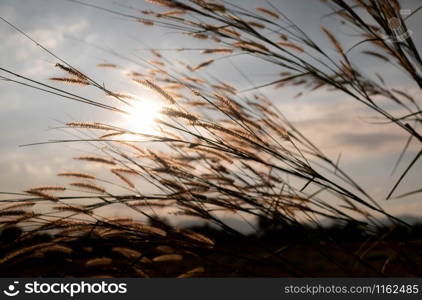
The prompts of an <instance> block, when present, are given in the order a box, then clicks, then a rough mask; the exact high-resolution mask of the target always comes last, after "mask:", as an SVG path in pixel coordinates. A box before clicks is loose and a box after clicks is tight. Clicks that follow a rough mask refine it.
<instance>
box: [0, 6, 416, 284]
mask: <svg viewBox="0 0 422 300" xmlns="http://www.w3.org/2000/svg"><path fill="white" fill-rule="evenodd" d="M149 2H151V3H154V4H159V5H160V6H161V7H162V9H163V8H164V9H166V8H170V9H171V10H170V11H169V10H167V11H159V12H154V11H144V12H143V14H145V15H146V16H147V17H148V18H151V19H147V18H143V17H141V16H138V15H134V16H130V15H126V17H127V18H130V19H134V20H136V21H139V22H141V23H143V24H144V25H148V26H167V27H170V28H174V29H177V30H179V31H181V32H183V33H186V34H188V35H190V36H192V37H193V38H196V39H200V40H205V39H206V40H207V41H213V42H214V43H215V44H216V45H215V48H199V49H198V51H199V52H200V54H201V55H214V56H215V55H222V57H220V58H218V59H217V58H206V59H205V60H204V61H203V62H201V63H199V64H197V65H196V66H194V67H191V66H190V65H189V64H187V63H182V64H183V66H185V68H186V70H183V71H175V70H177V68H173V66H174V65H178V62H171V61H169V60H166V59H165V56H164V55H163V54H162V53H160V51H159V50H157V49H155V50H154V49H153V50H152V55H153V59H152V60H149V64H150V67H151V68H150V69H149V70H145V69H141V66H139V69H135V70H129V71H128V72H127V74H129V75H128V77H129V80H130V81H133V82H136V83H139V84H140V85H141V86H142V87H145V88H148V89H150V90H152V91H153V92H154V93H156V94H157V96H158V97H161V98H162V99H163V100H165V101H166V105H167V106H165V107H164V108H163V109H162V110H161V115H160V119H159V120H157V122H156V126H157V131H156V132H157V133H154V134H146V133H143V132H133V131H132V130H131V129H129V128H117V127H115V126H113V125H112V124H103V123H98V122H70V123H67V126H68V127H69V128H73V129H75V128H76V129H81V130H85V131H86V132H87V133H88V136H89V138H83V139H80V140H75V141H74V142H92V143H93V144H94V145H95V147H96V149H97V150H98V151H99V153H101V156H81V157H77V158H75V159H76V160H78V161H81V162H83V163H92V164H97V165H101V166H103V167H112V169H110V172H111V173H112V174H113V175H115V179H117V180H118V182H109V181H107V180H104V179H101V178H102V177H104V176H102V175H103V174H101V173H100V174H95V175H90V174H85V173H82V172H78V171H75V172H67V171H66V172H62V173H59V174H58V175H59V176H60V177H63V178H69V179H74V178H78V179H80V180H81V182H73V183H69V184H68V186H66V187H54V186H46V187H38V188H32V189H29V190H27V191H26V193H27V194H30V195H31V196H33V197H29V198H26V197H25V198H23V199H21V201H31V202H38V201H41V202H42V203H44V204H49V203H50V205H51V207H52V208H53V207H54V208H55V209H56V210H59V211H60V212H61V213H60V214H55V213H51V212H46V213H45V214H43V215H33V216H32V217H29V216H28V217H27V216H26V215H25V214H26V213H27V212H26V211H19V213H18V212H16V213H12V212H13V211H11V210H9V212H8V213H6V214H3V215H2V216H0V217H1V220H2V221H1V222H2V224H3V225H2V226H3V227H8V226H10V225H11V224H13V225H14V224H24V226H28V225H30V226H29V227H30V228H32V229H31V230H29V231H28V232H27V233H26V234H24V235H23V236H24V237H28V236H31V234H34V233H37V232H39V231H42V230H50V229H60V230H63V231H64V232H65V234H63V235H60V234H59V235H57V239H60V238H64V239H66V238H67V237H68V236H69V235H70V234H71V233H72V232H74V233H78V232H79V233H80V232H83V233H95V234H97V235H98V236H100V237H102V238H104V239H106V238H110V237H115V236H122V235H125V236H126V235H127V236H126V237H129V236H130V237H131V238H133V239H137V240H140V241H142V242H143V243H148V242H150V243H151V245H153V244H155V245H156V243H164V244H167V245H168V244H170V245H171V246H173V247H176V248H177V249H178V251H179V253H166V254H161V255H159V256H155V257H152V256H150V258H148V260H147V257H146V256H142V254H141V252H143V250H141V252H140V251H138V250H139V249H130V248H125V247H123V246H121V247H120V246H115V247H114V248H113V251H114V252H115V253H117V254H120V255H121V256H122V257H125V258H126V259H133V258H135V257H136V261H135V262H134V263H133V264H132V265H131V267H130V268H131V272H135V273H136V274H138V275H139V276H143V277H146V276H148V272H147V271H145V270H144V269H142V268H140V267H139V266H137V262H139V261H141V260H142V259H144V260H143V263H142V264H144V263H145V264H148V263H151V262H152V263H159V262H169V261H172V262H174V261H180V260H182V259H183V257H184V254H183V253H190V254H189V255H194V254H195V251H196V250H197V249H204V248H205V249H212V248H213V247H214V241H213V240H211V239H210V238H208V237H206V236H204V235H201V234H199V233H195V232H187V231H186V232H185V231H183V230H175V229H173V228H169V225H167V224H165V223H163V222H160V221H159V220H160V219H159V217H160V216H162V215H163V214H172V216H174V217H175V218H176V216H191V217H195V218H196V219H199V220H205V221H208V222H211V223H214V224H215V225H217V226H218V227H219V228H221V229H222V230H223V231H225V232H226V233H227V234H231V235H233V236H236V237H238V236H242V234H241V233H240V232H238V231H237V230H236V229H235V228H232V227H231V226H229V225H228V224H226V223H225V221H224V219H223V218H222V217H221V216H222V213H230V214H232V215H234V216H236V217H239V218H245V220H246V221H247V222H248V220H252V219H253V218H257V217H259V218H262V219H264V220H267V221H268V222H272V223H275V224H289V225H296V226H302V225H301V224H303V223H304V222H307V223H309V224H312V225H314V226H320V225H321V223H320V221H321V219H323V218H328V219H330V220H334V221H343V222H356V223H358V224H361V225H362V226H365V228H367V230H368V231H371V230H373V229H374V228H377V227H378V226H379V220H380V218H388V220H389V221H390V222H391V223H393V224H399V223H401V221H400V220H399V219H397V218H396V217H394V216H392V215H390V214H389V213H388V212H387V211H385V210H384V209H383V208H382V207H381V206H380V204H379V203H378V202H377V201H375V200H374V199H373V198H372V197H371V196H370V195H368V193H366V192H365V191H364V190H363V189H362V188H361V187H360V186H359V185H358V184H357V183H356V182H357V181H355V180H354V179H352V178H351V177H350V176H349V175H347V174H346V172H345V171H343V170H341V168H339V166H338V164H337V162H336V161H333V160H332V159H331V158H329V157H327V156H326V155H325V154H324V153H323V152H322V151H321V150H319V149H318V148H317V147H316V146H315V145H314V144H313V143H312V141H310V140H309V139H307V138H306V137H305V136H303V135H302V134H301V132H300V129H298V128H296V127H294V126H293V125H292V124H291V123H290V122H289V121H288V118H286V117H285V116H284V115H283V114H282V113H281V112H280V111H279V109H278V107H277V106H276V105H275V104H274V103H273V102H272V101H271V99H267V98H266V97H265V96H264V95H263V94H262V93H261V92H260V90H259V88H261V87H269V86H273V87H276V88H281V87H284V86H289V85H294V86H296V87H297V88H300V89H301V91H302V92H301V94H302V93H305V92H312V91H314V90H317V89H321V88H329V89H334V90H337V91H341V92H343V93H344V94H346V95H347V96H348V97H349V98H350V99H351V101H353V100H354V101H358V102H359V103H361V104H362V105H365V106H367V107H369V108H370V109H372V111H373V112H374V113H376V114H377V115H378V116H379V117H381V118H382V119H383V120H385V121H387V122H392V123H394V124H395V125H397V126H398V127H400V128H401V129H402V130H403V131H404V132H405V133H406V134H407V135H408V136H409V140H410V139H412V140H416V141H417V142H422V137H421V135H420V134H419V125H420V121H421V119H420V109H419V106H418V103H417V101H416V100H414V99H413V97H411V96H410V95H408V94H407V93H406V92H405V91H402V90H398V89H393V88H389V87H388V86H385V85H384V84H383V79H382V77H381V76H380V75H377V76H378V78H379V81H374V80H373V79H371V78H370V77H368V76H366V75H364V74H363V73H362V72H360V71H359V68H358V67H356V65H355V64H354V63H353V62H351V61H350V59H349V56H348V52H349V51H350V49H349V50H346V49H344V47H343V46H342V45H341V42H340V40H339V39H338V38H337V37H336V36H335V35H334V34H333V33H332V32H331V31H330V30H329V29H327V28H322V29H321V30H322V31H323V32H324V33H325V35H326V36H327V39H328V42H329V45H330V47H334V49H335V51H336V52H337V56H336V58H333V56H332V55H331V54H330V52H329V51H328V50H325V49H327V47H326V46H325V47H324V45H325V44H323V45H318V43H317V42H315V41H313V40H312V39H311V37H309V36H307V35H306V34H305V33H304V32H303V31H301V30H300V29H299V28H298V27H297V26H296V25H295V24H294V23H292V22H291V21H290V20H289V18H288V17H287V16H286V15H285V14H283V13H282V12H280V11H278V10H277V9H276V8H275V7H273V6H272V5H271V6H269V7H258V8H256V11H249V10H247V9H245V8H239V7H236V6H234V5H227V6H224V5H223V4H220V3H217V2H208V1H194V0H192V1H183V2H179V1H175V0H174V1H173V0H165V1H163V0H160V1H156V0H155V1H149ZM329 5H330V6H332V11H333V14H334V15H336V16H337V17H338V18H340V19H341V20H342V21H343V22H346V23H348V24H349V25H350V26H353V27H354V29H355V30H356V31H357V32H358V33H359V34H360V35H361V36H362V42H361V43H360V44H359V45H355V47H356V48H360V47H361V46H363V47H364V44H365V43H370V44H372V45H373V46H375V47H376V49H377V52H375V51H372V50H368V49H365V50H364V51H363V53H364V54H365V55H368V56H371V57H373V58H374V59H381V60H383V61H392V62H394V64H395V65H396V66H397V67H399V68H400V69H401V70H402V71H404V72H405V73H406V74H407V75H408V76H409V77H410V78H412V80H413V82H414V83H415V84H416V85H417V86H419V87H422V79H421V77H420V67H421V65H422V64H421V59H420V57H419V53H418V51H417V48H416V47H415V45H414V42H413V41H412V38H411V37H408V38H407V39H406V40H404V41H402V42H400V43H397V42H391V41H386V40H385V39H383V38H382V36H383V35H382V34H385V35H389V36H394V33H393V32H392V30H391V29H390V28H389V27H388V18H391V17H392V16H395V17H397V18H400V19H401V16H400V14H399V12H398V7H399V6H398V2H397V1H389V2H380V1H357V3H356V5H349V4H347V3H346V2H345V1H342V0H333V1H331V2H329ZM91 6H92V5H91ZM96 8H97V9H101V8H100V7H96ZM114 13H116V14H119V13H118V12H114ZM137 13H139V12H138V11H137ZM141 13H142V12H141ZM363 15H365V17H363ZM181 16H183V17H181ZM268 17H269V19H268ZM401 20H402V19H401ZM402 21H403V23H405V22H404V20H402ZM282 22H283V23H282ZM282 24H284V25H282ZM285 25H287V26H285ZM267 30H271V31H272V32H275V33H277V35H275V36H274V37H275V38H274V39H273V38H269V37H268V35H266V34H265V33H266V32H267ZM280 39H281V40H280ZM355 47H354V48H355ZM188 50H189V49H175V51H188ZM49 53H50V54H52V53H51V52H49ZM234 54H242V55H251V56H254V57H256V58H259V59H261V60H262V61H263V62H270V63H272V64H274V65H275V66H278V67H279V68H280V77H279V78H274V80H272V81H271V82H269V83H267V84H263V85H262V86H255V87H252V88H251V89H250V91H249V94H248V95H247V96H245V95H244V94H242V93H240V92H239V91H238V89H237V88H236V87H234V86H232V85H231V84H230V83H228V82H218V81H217V82H216V81H213V80H209V79H207V78H203V77H201V75H198V74H200V72H197V71H199V70H200V69H204V68H207V67H209V66H210V65H212V64H216V63H217V61H218V60H221V59H224V57H225V55H226V56H227V57H228V56H230V55H234ZM52 55H54V54H52ZM214 56H213V57H214ZM56 58H57V57H56ZM56 66H57V67H58V68H59V69H61V70H62V71H64V72H65V73H66V74H67V76H71V77H54V78H51V79H52V80H53V81H59V82H64V83H68V84H82V85H90V86H93V87H95V88H97V89H99V90H102V91H103V92H104V94H105V95H107V96H111V97H113V98H115V99H117V100H119V101H120V102H119V103H120V104H121V106H113V105H107V104H104V103H99V102H96V101H94V100H90V99H87V98H86V97H84V96H81V95H75V94H73V93H70V92H67V91H65V90H62V89H58V88H55V87H53V86H50V85H47V84H42V83H39V82H34V81H32V84H34V86H33V87H35V88H39V89H40V88H42V89H43V90H44V91H45V92H49V93H55V94H56V95H57V96H61V97H65V98H69V99H72V100H75V101H79V102H83V103H85V104H88V105H92V106H95V107H98V108H103V109H107V110H110V111H113V112H114V113H115V114H127V113H128V112H130V111H131V107H132V103H131V101H134V100H133V97H130V95H129V96H127V95H128V94H126V93H124V92H123V93H122V92H113V91H110V90H108V89H106V88H105V87H104V85H101V84H98V83H96V82H95V80H93V79H92V78H90V77H89V76H87V75H85V74H83V73H82V72H80V71H78V70H77V69H76V68H74V67H72V66H71V65H69V64H68V63H66V62H64V61H63V60H60V62H59V63H57V65H56ZM98 67H102V68H111V69H118V68H119V67H118V66H117V65H115V64H112V63H104V64H99V65H98ZM0 70H1V71H3V72H6V73H7V74H8V75H10V76H11V75H15V76H16V75H18V74H15V73H13V72H11V71H8V70H5V69H0ZM141 74H145V75H141ZM8 80H11V81H14V82H17V83H21V84H25V82H27V81H28V80H30V79H29V78H26V77H23V76H21V75H18V79H13V80H12V79H10V78H8ZM176 91H177V92H176ZM376 97H383V98H384V99H387V100H388V101H391V102H392V103H394V104H395V105H397V106H399V107H400V108H402V109H403V110H402V111H406V114H405V115H400V116H397V115H395V112H394V111H390V110H389V109H388V107H383V106H381V105H379V104H378V102H377V101H376V100H375V98H376ZM104 131H108V132H107V134H104ZM125 134H129V135H132V136H135V137H138V138H139V139H140V140H142V143H138V142H137V141H136V139H135V140H132V139H130V140H128V139H125V138H124V135H125ZM145 141H147V142H150V143H146V142H145ZM59 142H64V141H59ZM154 144H158V145H160V147H158V148H159V150H158V149H157V147H154V146H149V145H154ZM144 145H147V146H144ZM407 148H408V144H407V145H406V146H405V148H404V150H403V152H406V151H407ZM421 153H422V152H419V153H418V155H417V156H416V157H415V159H414V160H413V161H412V163H411V164H410V165H409V166H408V168H407V169H406V171H405V172H404V173H403V174H402V175H401V176H400V179H399V180H398V181H397V182H395V183H392V184H391V186H392V188H391V191H390V193H389V195H388V198H390V197H391V196H392V195H393V193H394V191H395V189H396V187H397V186H398V185H399V184H400V182H401V181H402V179H403V178H404V177H405V176H406V175H407V173H408V170H410V169H411V168H412V166H413V165H414V163H415V162H416V161H417V159H418V158H419V156H420V155H421ZM83 180H86V182H85V181H83ZM82 181H83V182H82ZM120 183H122V184H124V186H121V185H120ZM99 184H101V185H99ZM102 185H107V188H106V187H102ZM116 186H117V188H118V189H117V190H115V189H114V188H116ZM143 186H152V187H154V188H155V190H154V192H148V189H147V188H141V187H143ZM72 187H73V188H75V187H76V188H81V189H84V190H86V191H87V192H89V193H88V196H86V195H85V194H84V195H80V194H75V193H73V194H63V195H62V196H60V195H58V194H59V193H60V192H62V193H64V192H66V193H69V192H71V191H68V189H72ZM53 192H54V194H50V193H53ZM416 192H417V191H416ZM410 193H412V192H410ZM329 198H335V201H332V200H329ZM75 199H79V200H81V199H83V200H89V202H87V203H86V204H85V205H84V206H83V207H78V206H74V205H70V204H69V201H72V200H75ZM58 203H60V204H63V205H62V206H57V204H58ZM115 204H119V205H123V206H124V207H126V208H127V209H128V210H130V211H133V212H134V213H135V214H137V215H139V216H140V217H142V218H145V219H146V220H149V221H151V220H152V221H154V222H155V223H154V224H155V225H153V226H150V225H146V224H141V223H140V222H139V221H133V220H131V219H127V220H118V219H117V220H116V219H110V218H108V217H106V216H104V215H102V214H101V213H98V211H103V209H104V208H105V207H109V208H110V209H112V207H113V205H115ZM19 208H20V207H19ZM22 209H23V207H22ZM100 209H101V210H100ZM52 211H54V209H52ZM22 215H25V216H24V217H23V218H22ZM19 218H22V219H19ZM328 238H329V237H328ZM56 242H58V240H57V241H56ZM38 247H39V248H42V247H50V248H48V249H50V250H51V251H53V250H54V251H58V252H60V251H61V252H66V251H67V250H66V248H57V246H55V247H56V248H51V247H52V245H51V244H50V243H48V244H40V245H39V246H36V249H38ZM257 247H259V245H257ZM362 247H365V245H362ZM36 249H35V248H34V249H33V248H31V249H20V250H18V251H17V252H13V253H11V254H9V255H8V256H6V257H5V258H3V259H2V262H3V263H4V262H6V261H9V260H12V259H14V258H15V257H18V256H19V257H20V256H22V255H24V254H25V253H29V252H31V251H32V250H36ZM328 250H329V249H325V250H324V249H322V250H321V251H322V255H324V253H323V252H324V251H328ZM46 251H47V250H46ZM184 251H185V252H184ZM260 251H263V253H266V254H265V255H267V256H268V257H275V258H276V261H278V263H279V267H280V268H283V270H284V271H286V272H287V273H289V274H291V275H297V274H298V273H297V272H296V269H297V268H296V267H295V265H294V263H293V262H291V261H285V259H284V258H283V255H282V252H277V251H273V249H272V250H270V249H265V247H264V249H261V250H260ZM391 251H392V252H394V253H396V252H397V253H396V254H395V255H398V256H400V255H401V254H400V252H399V251H397V250H396V249H391ZM343 254H344V255H345V256H347V257H349V258H350V259H352V260H354V261H355V262H356V264H361V265H362V266H364V267H367V268H369V269H371V270H372V269H373V267H372V266H370V265H369V266H368V263H367V262H363V261H362V260H361V259H360V258H359V256H358V255H356V254H355V253H353V252H351V253H350V252H348V251H346V250H344V252H343ZM230 255H236V254H234V253H227V256H230ZM111 263H112V260H111V259H110V258H108V257H96V258H91V259H90V260H87V261H86V262H85V266H87V267H99V266H104V265H109V264H111ZM337 263H340V262H337ZM134 270H135V271H134ZM136 270H137V271H136ZM203 271H204V270H203V267H202V266H199V267H195V268H193V269H191V270H187V271H185V272H182V273H181V275H180V276H179V277H192V276H196V275H198V274H201V273H203ZM379 271H380V272H381V271H382V270H379ZM131 274H132V273H131Z"/></svg>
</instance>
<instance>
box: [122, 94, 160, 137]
mask: <svg viewBox="0 0 422 300" xmlns="http://www.w3.org/2000/svg"><path fill="white" fill-rule="evenodd" d="M160 111H161V103H160V102H159V101H153V100H146V99H145V100H139V101H136V102H134V103H133V106H132V107H131V108H130V110H129V114H128V116H127V119H126V126H127V127H126V128H127V129H128V130H130V131H133V132H135V133H143V134H154V133H156V132H157V131H156V129H155V128H156V126H155V125H156V122H155V120H156V119H157V118H158V117H159V116H160Z"/></svg>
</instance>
